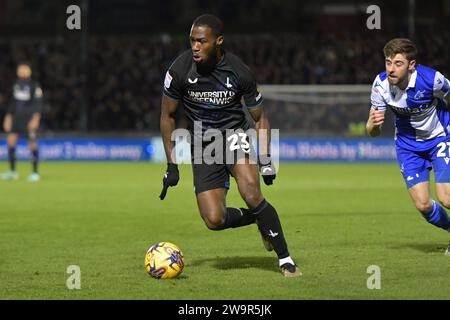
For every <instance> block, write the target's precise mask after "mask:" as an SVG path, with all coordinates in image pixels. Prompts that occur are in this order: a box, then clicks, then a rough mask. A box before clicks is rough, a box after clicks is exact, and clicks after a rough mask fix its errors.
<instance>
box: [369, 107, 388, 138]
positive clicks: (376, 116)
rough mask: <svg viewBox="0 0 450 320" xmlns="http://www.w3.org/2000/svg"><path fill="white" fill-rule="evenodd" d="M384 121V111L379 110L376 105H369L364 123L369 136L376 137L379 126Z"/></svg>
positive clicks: (379, 130) (378, 132)
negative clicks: (367, 116)
mask: <svg viewBox="0 0 450 320" xmlns="http://www.w3.org/2000/svg"><path fill="white" fill-rule="evenodd" d="M383 122H384V111H379V110H378V108H377V107H371V108H370V111H369V118H368V119H367V123H366V130H367V133H368V134H369V136H371V137H376V136H379V135H380V133H381V126H382V124H383Z"/></svg>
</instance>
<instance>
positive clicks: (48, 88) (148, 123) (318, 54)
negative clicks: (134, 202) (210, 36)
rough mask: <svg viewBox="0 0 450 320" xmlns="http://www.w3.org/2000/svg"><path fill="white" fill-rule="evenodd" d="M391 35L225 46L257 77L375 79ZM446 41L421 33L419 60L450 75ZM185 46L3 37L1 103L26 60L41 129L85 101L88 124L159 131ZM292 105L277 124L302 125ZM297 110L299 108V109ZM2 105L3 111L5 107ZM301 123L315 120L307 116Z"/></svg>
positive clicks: (263, 39)
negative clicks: (167, 82) (39, 98)
mask: <svg viewBox="0 0 450 320" xmlns="http://www.w3.org/2000/svg"><path fill="white" fill-rule="evenodd" d="M388 40H389V39H388V38H386V37H384V36H382V34H381V33H374V34H373V35H372V36H370V37H368V36H365V35H361V34H346V35H340V36H337V35H329V34H327V33H316V34H311V33H308V34H301V33H281V34H275V33H270V34H259V35H255V34H252V35H229V36H226V38H225V48H226V50H228V51H230V52H233V53H235V54H236V55H238V56H239V57H241V59H242V60H243V61H244V62H245V63H246V64H247V65H248V66H249V67H250V68H251V70H253V72H254V73H255V75H256V78H257V81H258V82H259V83H260V84H370V83H372V81H373V79H374V77H375V76H376V74H377V73H379V72H380V71H382V70H383V68H384V61H383V60H384V59H383V54H382V48H383V45H384V44H385V42H387V41H388ZM449 40H450V33H448V32H446V33H444V32H442V33H433V34H427V35H426V36H423V37H418V39H417V40H416V43H417V46H418V48H419V62H420V63H423V64H426V65H429V66H431V67H434V68H436V69H438V70H440V71H441V72H442V73H444V74H446V75H447V76H450V61H449V60H448V53H449V49H448V43H449ZM187 48H189V44H188V42H187V36H185V35H184V36H173V35H168V34H162V35H158V36H152V37H143V36H140V37H138V36H136V37H130V36H126V37H125V36H123V37H119V36H115V37H101V36H91V37H90V38H89V40H88V45H87V50H88V55H87V59H86V65H85V66H83V63H84V62H83V60H82V58H81V57H82V54H81V49H80V41H79V39H78V38H70V37H64V38H56V39H55V38H52V39H40V38H39V39H36V38H31V39H15V40H14V41H7V42H6V41H5V42H2V43H0V93H1V96H2V100H1V101H0V102H3V103H2V105H3V106H4V105H5V101H7V99H8V98H7V97H8V92H9V91H10V86H11V81H12V80H13V79H14V68H15V64H16V63H17V62H18V61H20V60H22V59H26V60H29V61H31V62H32V63H33V68H34V77H35V78H36V79H37V80H38V81H39V82H40V83H41V85H42V87H43V90H44V94H45V109H44V117H43V126H44V129H47V130H52V131H71V130H73V131H76V130H79V128H80V119H81V115H82V112H83V110H84V107H83V106H84V105H87V106H88V108H87V113H86V115H87V123H88V127H87V128H88V129H89V130H90V131H124V130H127V131H157V130H158V123H159V108H160V99H161V89H162V83H163V79H164V73H165V71H166V70H167V68H168V67H169V66H170V64H171V62H172V61H173V60H174V59H175V58H176V57H177V55H178V54H179V53H181V52H182V51H183V50H185V49H187ZM84 72H86V77H83V73H84ZM84 79H85V80H84ZM84 81H85V82H84ZM83 93H85V97H86V99H83ZM367 96H369V93H368V94H367ZM270 103H271V104H272V107H271V108H272V109H273V108H274V107H273V102H270ZM290 106H291V107H290V108H291V109H292V110H294V111H293V112H292V110H291V111H290V112H289V114H290V116H289V119H286V121H283V119H280V120H279V122H280V125H283V123H284V122H285V123H292V125H290V126H289V127H295V126H298V127H302V121H305V120H304V119H305V117H304V116H302V113H304V111H305V110H303V111H301V107H302V106H301V104H300V105H299V104H297V105H293V104H290ZM361 108H364V111H363V112H361V114H360V113H357V114H358V117H361V118H364V117H365V113H366V109H365V108H367V105H363V106H361ZM295 109H298V110H299V111H298V112H297V113H295ZM1 110H2V111H1V112H4V107H3V108H2V109H1ZM361 110H362V109H361ZM336 112H337V111H335V113H336ZM338 113H339V114H338V115H337V116H338V118H337V119H339V121H336V120H334V122H332V123H331V124H330V126H333V125H335V126H342V123H346V122H348V121H349V120H352V121H353V120H355V119H346V118H345V117H346V115H347V114H348V113H349V112H338ZM0 114H1V113H0ZM280 114H281V113H280ZM286 114H287V113H286ZM296 114H297V117H295V115H296ZM307 114H308V115H310V116H313V118H314V119H316V118H320V117H322V116H323V117H326V116H327V114H329V113H328V111H327V109H323V108H321V107H320V106H319V107H314V108H308V109H307ZM314 114H315V115H318V116H320V115H322V116H320V117H314ZM352 116H353V117H354V114H353V115H352ZM333 119H336V118H333ZM287 120H289V121H287ZM356 120H357V119H356ZM362 120H363V119H362ZM303 125H304V126H305V127H307V126H311V125H313V124H311V121H308V122H305V123H304V124H303ZM317 126H319V124H317ZM313 129H314V128H311V130H313Z"/></svg>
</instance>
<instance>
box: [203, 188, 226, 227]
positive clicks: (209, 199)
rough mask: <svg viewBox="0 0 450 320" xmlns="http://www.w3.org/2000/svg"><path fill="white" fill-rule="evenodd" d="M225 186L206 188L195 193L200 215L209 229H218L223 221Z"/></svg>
mask: <svg viewBox="0 0 450 320" xmlns="http://www.w3.org/2000/svg"><path fill="white" fill-rule="evenodd" d="M226 191H227V189H225V188H217V189H212V190H207V191H204V192H200V193H199V194H197V205H198V209H199V211H200V215H201V217H202V219H203V221H204V222H205V224H206V226H207V227H208V229H210V230H220V229H221V227H222V226H223V224H224V222H225V211H226V205H225V197H226Z"/></svg>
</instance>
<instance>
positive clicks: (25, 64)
mask: <svg viewBox="0 0 450 320" xmlns="http://www.w3.org/2000/svg"><path fill="white" fill-rule="evenodd" d="M19 66H28V67H29V68H30V69H32V66H31V62H30V61H28V60H21V61H19V62H17V65H16V67H17V68H18V67H19Z"/></svg>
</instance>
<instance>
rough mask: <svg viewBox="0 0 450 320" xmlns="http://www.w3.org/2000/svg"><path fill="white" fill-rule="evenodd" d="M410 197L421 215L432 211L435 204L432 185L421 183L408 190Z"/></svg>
mask: <svg viewBox="0 0 450 320" xmlns="http://www.w3.org/2000/svg"><path fill="white" fill-rule="evenodd" d="M408 192H409V195H410V196H411V199H412V201H413V203H414V205H415V207H416V209H417V210H419V211H420V213H422V214H423V213H426V212H428V211H430V209H431V208H432V206H433V202H432V199H431V195H430V183H429V182H420V183H418V184H415V185H414V186H412V187H411V188H409V189H408Z"/></svg>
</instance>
